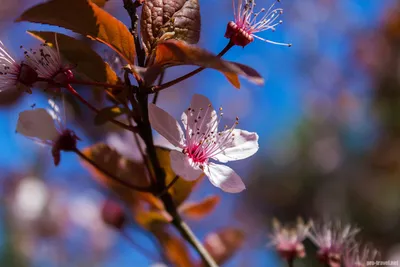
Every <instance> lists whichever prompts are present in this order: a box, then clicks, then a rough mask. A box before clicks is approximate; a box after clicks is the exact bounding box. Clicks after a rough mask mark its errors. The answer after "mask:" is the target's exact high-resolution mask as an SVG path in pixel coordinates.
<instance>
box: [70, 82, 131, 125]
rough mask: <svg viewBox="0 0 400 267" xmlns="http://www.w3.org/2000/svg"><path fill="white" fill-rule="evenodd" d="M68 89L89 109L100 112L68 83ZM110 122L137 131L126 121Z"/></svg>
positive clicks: (114, 120)
mask: <svg viewBox="0 0 400 267" xmlns="http://www.w3.org/2000/svg"><path fill="white" fill-rule="evenodd" d="M67 89H68V90H69V91H70V92H71V93H72V94H73V95H74V96H76V97H77V98H78V99H79V100H80V101H81V102H82V103H83V104H85V105H86V106H87V107H88V108H89V109H91V110H92V111H93V112H95V113H99V112H100V110H99V109H98V108H96V107H94V106H93V105H92V104H90V103H89V102H88V101H87V100H86V99H84V98H83V97H82V96H81V95H80V94H79V93H78V92H77V91H76V90H75V89H74V88H73V87H72V86H71V85H70V84H68V85H67ZM110 122H112V123H114V124H115V125H118V126H119V127H121V128H124V129H126V130H128V131H131V132H134V133H135V132H137V129H136V127H133V126H129V125H126V124H125V123H122V122H120V121H117V120H116V119H112V118H111V119H110Z"/></svg>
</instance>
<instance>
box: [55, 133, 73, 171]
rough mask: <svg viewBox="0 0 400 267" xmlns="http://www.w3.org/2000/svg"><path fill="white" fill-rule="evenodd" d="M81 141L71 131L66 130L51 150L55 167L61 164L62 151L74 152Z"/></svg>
mask: <svg viewBox="0 0 400 267" xmlns="http://www.w3.org/2000/svg"><path fill="white" fill-rule="evenodd" d="M78 140H80V139H79V137H78V136H76V134H75V133H74V132H73V131H71V130H68V129H66V130H64V131H63V132H62V133H61V134H60V135H59V136H58V139H57V140H56V141H55V143H54V145H53V148H52V150H51V152H52V155H53V159H54V165H56V166H58V164H59V163H60V159H61V156H60V151H74V150H75V149H76V143H77V141H78Z"/></svg>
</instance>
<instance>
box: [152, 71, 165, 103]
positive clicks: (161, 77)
mask: <svg viewBox="0 0 400 267" xmlns="http://www.w3.org/2000/svg"><path fill="white" fill-rule="evenodd" d="M164 76H165V70H163V71H162V72H161V74H160V78H159V79H158V86H160V85H161V84H162V83H163V81H164ZM159 94H160V92H157V93H155V94H154V97H153V104H154V105H155V104H157V99H158V95H159Z"/></svg>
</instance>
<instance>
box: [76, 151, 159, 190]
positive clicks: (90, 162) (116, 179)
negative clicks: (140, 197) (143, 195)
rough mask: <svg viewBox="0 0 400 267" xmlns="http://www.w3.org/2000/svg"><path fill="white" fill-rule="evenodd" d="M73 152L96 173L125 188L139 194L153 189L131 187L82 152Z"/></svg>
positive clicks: (131, 185) (149, 187)
mask: <svg viewBox="0 0 400 267" xmlns="http://www.w3.org/2000/svg"><path fill="white" fill-rule="evenodd" d="M73 152H75V153H76V154H77V155H78V156H79V157H80V158H81V159H83V160H85V161H86V162H87V163H89V164H90V165H92V166H93V167H94V168H96V169H97V170H98V171H100V172H102V173H103V174H105V175H107V176H108V177H110V178H111V179H113V180H114V181H116V182H118V183H119V184H121V185H123V186H126V187H128V188H131V189H134V190H137V191H141V192H153V187H151V186H146V187H143V186H138V185H133V184H131V183H128V182H126V181H124V180H122V179H120V178H119V177H116V176H115V175H113V174H112V173H110V172H109V171H107V170H105V169H103V168H102V167H101V166H100V165H99V164H97V163H96V162H95V161H94V160H92V159H91V158H89V157H87V156H86V155H85V154H84V153H82V151H80V150H79V149H75V150H74V151H73Z"/></svg>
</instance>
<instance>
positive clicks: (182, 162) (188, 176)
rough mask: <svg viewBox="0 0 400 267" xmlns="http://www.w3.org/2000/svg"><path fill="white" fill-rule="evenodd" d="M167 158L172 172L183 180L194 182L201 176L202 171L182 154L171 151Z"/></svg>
mask: <svg viewBox="0 0 400 267" xmlns="http://www.w3.org/2000/svg"><path fill="white" fill-rule="evenodd" d="M169 156H170V159H171V168H172V170H173V171H174V172H175V173H176V174H177V175H179V176H181V177H182V178H183V179H185V180H187V181H194V180H196V179H197V178H199V177H200V175H202V174H203V171H202V170H201V169H200V168H199V167H198V166H196V165H195V164H193V163H192V161H191V159H190V158H189V157H188V156H187V155H185V154H183V153H182V152H179V151H176V150H172V151H171V152H170V155H169Z"/></svg>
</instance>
